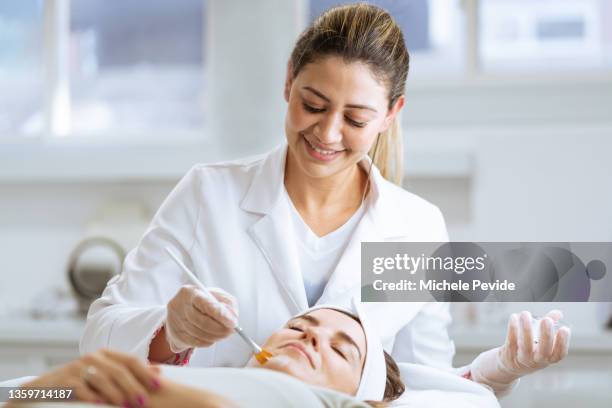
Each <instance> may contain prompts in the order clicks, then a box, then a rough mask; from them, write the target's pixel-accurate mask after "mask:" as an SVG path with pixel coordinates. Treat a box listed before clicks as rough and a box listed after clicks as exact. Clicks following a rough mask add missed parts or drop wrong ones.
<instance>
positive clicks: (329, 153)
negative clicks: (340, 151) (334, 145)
mask: <svg viewBox="0 0 612 408" xmlns="http://www.w3.org/2000/svg"><path fill="white" fill-rule="evenodd" d="M306 141H307V142H308V139H306ZM308 144H309V145H310V147H312V149H313V150H314V151H316V152H317V153H321V154H323V155H327V156H331V155H332V154H335V153H337V152H336V151H335V150H322V149H319V148H318V147H316V146H313V144H312V143H310V142H308Z"/></svg>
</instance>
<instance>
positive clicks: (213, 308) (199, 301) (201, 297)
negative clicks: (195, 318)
mask: <svg viewBox="0 0 612 408" xmlns="http://www.w3.org/2000/svg"><path fill="white" fill-rule="evenodd" d="M192 302H193V306H194V307H195V308H196V309H198V310H199V311H200V312H202V313H203V314H205V315H208V316H210V317H211V318H213V319H214V320H216V321H217V322H218V323H220V324H221V325H222V326H225V327H228V328H230V329H233V328H234V327H236V325H237V323H238V319H237V317H236V316H235V315H234V314H233V313H232V312H230V311H229V310H228V307H227V306H226V305H225V304H224V303H221V302H219V301H218V300H216V299H214V300H213V299H210V298H209V297H207V296H206V295H205V294H203V293H202V292H200V291H197V295H196V296H194V297H193V299H192Z"/></svg>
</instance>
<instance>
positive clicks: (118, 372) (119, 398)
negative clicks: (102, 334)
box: [21, 350, 161, 407]
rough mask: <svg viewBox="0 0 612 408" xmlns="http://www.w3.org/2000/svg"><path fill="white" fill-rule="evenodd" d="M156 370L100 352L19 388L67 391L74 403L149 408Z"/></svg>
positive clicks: (126, 357)
mask: <svg viewBox="0 0 612 408" xmlns="http://www.w3.org/2000/svg"><path fill="white" fill-rule="evenodd" d="M159 371H160V370H159V367H156V366H146V365H145V364H143V363H142V362H141V361H140V360H138V359H137V358H136V357H133V356H130V355H127V354H122V353H117V352H114V351H110V350H101V351H97V352H95V353H92V354H88V355H85V356H83V357H81V358H79V359H78V360H75V361H73V362H71V363H68V364H66V365H64V366H62V367H60V368H58V369H56V370H53V371H51V372H49V373H47V374H44V375H41V376H40V377H38V378H36V379H35V380H33V381H31V382H28V383H26V384H24V385H22V386H21V388H42V387H54V388H71V389H73V393H74V394H73V395H74V396H75V397H76V399H78V400H81V401H86V402H94V403H95V402H106V403H109V404H112V405H119V406H124V407H128V406H129V407H145V406H150V404H149V402H150V396H151V393H152V392H153V391H156V390H157V389H158V388H159V387H160V384H161V382H160V377H159Z"/></svg>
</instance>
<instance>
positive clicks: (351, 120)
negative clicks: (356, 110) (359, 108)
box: [346, 117, 367, 128]
mask: <svg viewBox="0 0 612 408" xmlns="http://www.w3.org/2000/svg"><path fill="white" fill-rule="evenodd" d="M346 120H347V122H348V123H350V124H351V126H355V127H358V128H362V127H364V126H365V125H367V122H357V121H356V120H353V119H351V118H349V117H346Z"/></svg>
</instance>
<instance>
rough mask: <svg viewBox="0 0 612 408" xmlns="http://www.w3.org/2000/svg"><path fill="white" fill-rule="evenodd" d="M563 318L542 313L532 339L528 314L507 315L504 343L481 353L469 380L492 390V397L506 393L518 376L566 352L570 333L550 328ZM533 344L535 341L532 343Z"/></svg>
mask: <svg viewBox="0 0 612 408" xmlns="http://www.w3.org/2000/svg"><path fill="white" fill-rule="evenodd" d="M562 317H563V313H561V311H559V310H553V311H551V312H549V313H548V314H546V316H545V317H544V318H542V320H541V321H540V325H539V329H540V335H539V338H538V339H534V333H533V330H532V327H531V322H532V318H531V313H529V312H526V311H524V312H521V314H520V317H519V315H517V314H516V313H513V314H512V315H511V316H510V320H509V322H508V335H507V337H506V341H505V343H504V344H503V345H502V346H501V347H497V348H494V349H491V350H488V351H485V352H484V353H481V354H480V355H479V356H478V357H476V359H475V360H474V361H473V362H472V364H471V367H470V369H471V373H472V379H473V380H474V381H476V382H479V383H482V384H485V385H488V386H490V387H491V388H493V390H494V391H495V394H497V395H499V396H501V395H503V394H505V393H507V392H508V391H509V390H510V389H511V388H512V387H513V385H514V384H513V382H514V381H516V380H517V379H518V378H519V377H522V376H524V375H527V374H530V373H533V372H534V371H537V370H541V369H542V368H545V367H547V366H548V365H550V364H553V363H556V362H558V361H560V360H562V359H563V358H565V356H567V352H568V349H569V342H570V337H571V331H570V329H569V327H566V326H563V327H561V328H560V329H559V330H558V331H557V333H556V335H554V331H553V325H554V324H555V322H557V321H559V320H560V319H561V318H562ZM536 341H537V342H536Z"/></svg>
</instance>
